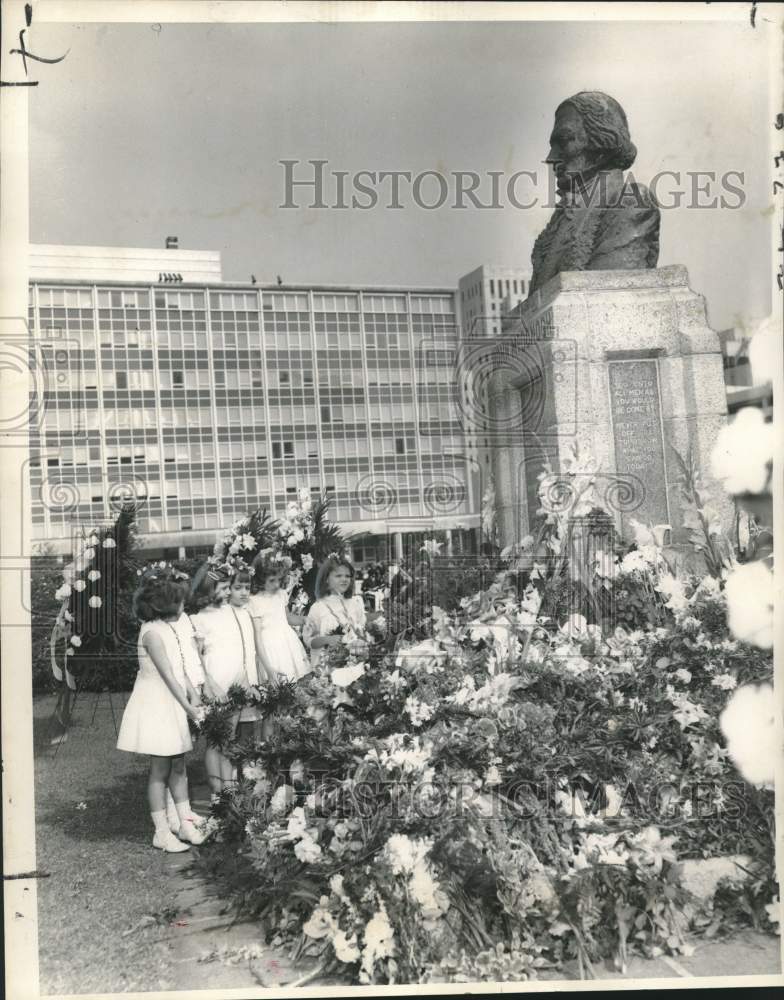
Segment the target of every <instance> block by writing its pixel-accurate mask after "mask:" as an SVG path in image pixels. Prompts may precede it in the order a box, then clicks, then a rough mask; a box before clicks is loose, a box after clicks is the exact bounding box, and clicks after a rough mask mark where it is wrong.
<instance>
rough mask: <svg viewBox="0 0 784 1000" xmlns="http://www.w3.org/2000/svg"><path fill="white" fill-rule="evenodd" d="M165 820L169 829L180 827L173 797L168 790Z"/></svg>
mask: <svg viewBox="0 0 784 1000" xmlns="http://www.w3.org/2000/svg"><path fill="white" fill-rule="evenodd" d="M166 819H167V821H168V823H169V826H170V827H178V826H179V825H180V817H179V815H178V813H177V807H176V805H175V804H174V797H173V796H172V793H171V791H170V789H168V788H167V789H166Z"/></svg>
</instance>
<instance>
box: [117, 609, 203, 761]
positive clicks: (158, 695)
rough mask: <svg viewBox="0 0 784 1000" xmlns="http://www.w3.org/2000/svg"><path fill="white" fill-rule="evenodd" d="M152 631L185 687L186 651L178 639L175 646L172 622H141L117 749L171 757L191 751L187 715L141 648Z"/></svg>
mask: <svg viewBox="0 0 784 1000" xmlns="http://www.w3.org/2000/svg"><path fill="white" fill-rule="evenodd" d="M150 632H153V633H155V635H158V636H160V638H161V640H162V641H163V646H164V649H165V650H166V655H167V657H168V659H169V663H170V665H171V669H172V673H173V674H174V677H175V679H176V680H177V682H178V683H179V684H180V685H181V686H182V693H183V694H185V693H186V687H185V658H186V657H187V655H188V654H187V652H186V650H185V646H184V644H183V643H182V640H180V642H179V643H178V641H177V639H178V636H179V632H178V630H177V629H176V628H175V624H174V623H169V622H164V621H154V622H144V624H143V625H142V627H141V629H140V630H139V639H138V655H139V673H138V674H137V675H136V681H135V682H134V685H133V691H132V692H131V697H130V698H129V699H128V704H127V705H126V706H125V711H124V712H123V717H122V722H121V723H120V732H119V735H118V737H117V749H118V750H127V751H128V752H129V753H145V754H154V755H156V756H158V757H174V756H176V755H177V754H182V753H185V752H186V751H188V750H191V749H192V747H193V743H192V742H191V735H190V732H189V730H188V716H187V715H186V713H185V709H184V708H183V707H182V705H180V704H179V702H178V701H177V700H176V699H175V697H174V695H173V694H172V693H171V691H170V690H169V689H168V687H166V684H165V682H164V680H163V678H162V677H161V675H160V674H159V673H158V668H157V667H156V666H155V664H154V663H153V662H152V658H151V657H150V654H149V653H148V652H147V650H146V649H145V647H144V645H143V639H144V637H145V636H146V635H147V634H148V633H150Z"/></svg>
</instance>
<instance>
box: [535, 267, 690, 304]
mask: <svg viewBox="0 0 784 1000" xmlns="http://www.w3.org/2000/svg"><path fill="white" fill-rule="evenodd" d="M678 287H686V288H688V287H689V272H688V271H687V270H686V267H685V266H684V265H683V264H669V265H667V266H666V267H651V268H644V269H640V270H633V271H631V270H630V271H561V272H560V274H556V275H555V277H553V278H551V279H550V280H549V281H548V282H547V283H546V284H544V285H542V287H541V288H539V289H537V290H536V291H535V292H533V294H531V295H529V297H528V298H527V299H526V300H525V302H524V303H523V308H522V312H524V313H525V312H529V311H531V310H532V309H533V310H539V309H542V308H544V306H546V305H548V304H549V303H550V301H551V300H552V299H554V298H555V297H556V295H558V294H560V293H561V292H602V291H618V290H626V289H634V288H678Z"/></svg>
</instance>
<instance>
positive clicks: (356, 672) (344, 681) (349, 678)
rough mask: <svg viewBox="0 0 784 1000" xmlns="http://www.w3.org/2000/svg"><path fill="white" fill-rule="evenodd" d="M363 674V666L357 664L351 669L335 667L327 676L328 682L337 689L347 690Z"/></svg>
mask: <svg viewBox="0 0 784 1000" xmlns="http://www.w3.org/2000/svg"><path fill="white" fill-rule="evenodd" d="M364 674H365V665H364V664H363V663H358V664H356V665H355V666H353V667H336V668H335V670H333V671H332V673H331V674H330V675H329V677H330V680H331V681H332V683H333V684H334V685H335V687H339V688H347V687H348V686H349V685H350V684H353V683H354V681H357V680H359V678H360V677H363V676H364Z"/></svg>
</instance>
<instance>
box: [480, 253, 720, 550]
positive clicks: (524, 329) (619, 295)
mask: <svg viewBox="0 0 784 1000" xmlns="http://www.w3.org/2000/svg"><path fill="white" fill-rule="evenodd" d="M501 339H502V347H501V352H502V354H503V357H504V361H503V363H502V364H500V365H499V367H498V368H497V370H496V371H495V372H494V374H493V375H492V377H491V379H490V380H489V384H488V398H487V405H488V411H489V417H490V426H491V428H492V431H491V433H494V440H493V442H492V446H493V471H494V475H495V482H496V491H497V516H498V525H499V533H500V537H501V540H502V544H503V545H508V544H510V543H512V542H514V541H517V540H519V539H520V538H522V537H523V536H525V535H526V534H528V533H529V532H531V531H532V530H533V525H534V519H535V515H536V511H537V509H538V508H539V506H540V501H539V497H538V493H537V491H538V486H539V483H538V479H537V476H538V474H539V473H540V472H541V471H542V465H543V460H544V459H545V458H546V457H547V458H549V459H550V461H551V464H552V467H553V470H554V472H556V473H557V472H559V471H560V469H561V462H562V460H563V459H564V457H565V456H566V455H568V454H569V453H570V451H571V450H572V449H573V447H574V445H575V444H577V445H578V447H579V449H580V452H581V453H586V452H589V453H590V455H591V456H592V457H593V460H594V465H593V469H594V471H595V472H596V473H597V476H596V488H597V491H598V493H599V495H600V497H602V498H603V501H604V502H603V506H604V507H605V509H607V510H609V511H610V512H611V513H612V514H613V516H614V518H615V521H616V527H617V528H618V530H619V531H620V532H621V533H622V535H623V536H624V537H625V538H626V539H631V531H630V526H629V521H630V519H635V520H637V521H641V522H642V523H644V524H646V525H651V526H661V525H669V526H671V529H672V531H671V536H672V541H673V542H674V543H678V542H683V541H685V540H686V533H685V531H684V513H685V511H686V505H685V503H684V501H683V498H682V496H681V492H680V487H679V480H680V474H681V470H680V467H679V462H678V458H677V455H676V452H677V453H678V454H680V455H681V456H682V457H683V458H684V459H686V458H687V456H688V454H689V452H691V455H692V457H693V460H694V462H695V465H696V467H697V468H698V470H699V472H700V475H701V482H702V484H703V486H704V487H706V488H707V489H708V491H709V493H710V495H711V500H712V501H713V502H712V507H713V508H714V509H715V510H716V512H717V513H718V514H719V517H720V520H721V521H722V523H723V526H724V527H725V528H726V527H728V526H729V525H730V524H731V518H732V505H731V503H730V502H729V500H728V499H727V498H726V497H725V496H724V494H723V492H722V490H721V488H720V486H719V485H718V484H717V483H715V482H714V481H712V479H711V477H710V473H709V467H710V454H711V450H712V448H713V444H714V442H715V440H716V435H717V434H718V432H719V429H720V428H721V427H722V425H723V424H724V423H725V421H726V419H727V402H726V390H725V385H724V372H723V363H722V354H721V347H720V343H719V338H718V336H717V335H716V334H715V333H714V331H713V330H711V329H710V327H709V326H708V323H707V318H706V314H705V301H704V299H703V297H702V296H701V295H698V294H696V293H695V292H693V291H692V290H691V289H690V288H689V279H688V274H687V272H686V269H685V268H684V267H681V266H673V267H663V268H658V269H649V270H632V271H566V272H561V273H560V274H558V275H556V276H555V277H554V278H552V279H551V280H550V281H548V282H547V284H545V285H544V286H543V287H542V288H540V289H539V290H538V291H536V292H534V293H533V294H532V295H531V296H530V297H529V298H528V299H527V300H526V301H525V302H524V303H523V304H522V306H521V307H519V310H518V311H517V313H516V314H515V315H514V316H510V317H509V318H508V319H507V320H506V322H505V323H504V333H503V336H502V338H501ZM660 534H661V531H660Z"/></svg>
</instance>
